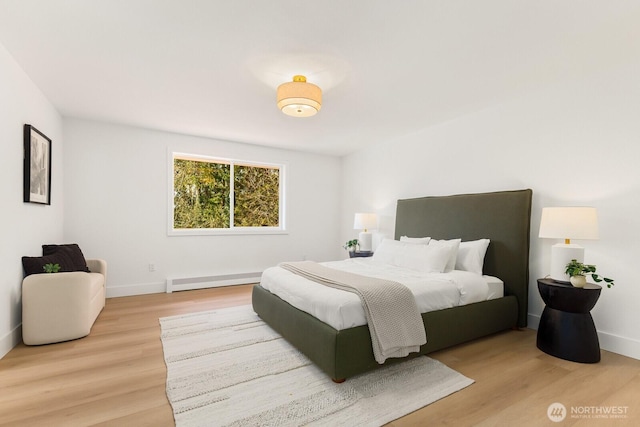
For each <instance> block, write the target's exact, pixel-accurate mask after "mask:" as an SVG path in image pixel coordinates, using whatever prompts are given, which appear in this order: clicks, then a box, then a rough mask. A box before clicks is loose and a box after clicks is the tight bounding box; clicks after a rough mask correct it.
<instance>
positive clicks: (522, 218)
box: [252, 189, 532, 382]
mask: <svg viewBox="0 0 640 427" xmlns="http://www.w3.org/2000/svg"><path fill="white" fill-rule="evenodd" d="M531 196H532V191H531V190H528V189H527V190H517V191H501V192H494V193H478V194H463V195H455V196H443V197H422V198H416V199H404V200H398V204H397V211H396V228H395V238H396V239H399V238H400V236H410V237H423V236H430V237H432V238H435V239H452V238H462V240H463V241H467V240H476V239H481V238H489V239H491V244H490V245H489V248H488V249H487V254H486V256H485V262H484V274H488V275H492V276H496V277H499V278H501V279H502V280H503V281H504V294H505V296H504V297H503V298H499V299H494V300H489V301H482V302H478V303H474V304H469V305H465V306H461V307H454V308H449V309H445V310H439V311H432V312H428V313H423V314H422V320H423V322H424V327H425V330H426V332H427V343H426V344H425V345H423V346H421V347H420V353H419V354H427V353H430V352H433V351H436V350H441V349H443V348H447V347H450V346H453V345H456V344H460V343H463V342H466V341H470V340H473V339H476V338H480V337H483V336H486V335H490V334H493V333H496V332H499V331H502V330H504V329H509V328H516V327H525V326H526V325H527V298H528V288H529V239H530V217H531ZM252 300H253V309H254V310H255V312H256V313H257V314H258V315H259V316H260V317H261V318H262V319H263V320H264V321H265V322H266V323H267V324H269V325H270V326H271V327H272V328H273V329H275V330H276V331H278V332H279V333H280V334H281V335H282V336H283V337H284V338H285V339H287V341H289V342H290V343H291V344H293V345H294V346H295V347H297V348H298V349H299V350H300V351H301V352H302V353H304V354H305V355H306V356H307V357H309V358H310V359H311V360H312V361H313V362H314V363H315V364H316V365H318V366H319V367H320V368H321V369H322V370H323V371H325V372H326V373H327V374H328V375H329V376H330V377H331V378H332V379H333V380H334V381H336V382H341V381H344V379H346V378H348V377H351V376H354V375H357V374H360V373H362V372H365V371H368V370H371V369H374V368H377V367H379V366H382V365H380V364H378V363H377V362H376V361H375V359H374V357H373V350H372V347H371V336H370V335H369V328H368V326H367V325H364V326H358V327H355V328H350V329H344V330H341V331H337V330H336V329H334V328H333V327H331V326H329V325H327V324H325V323H323V322H321V321H320V320H318V319H316V318H315V317H313V316H311V315H309V314H307V313H305V312H303V311H301V310H298V309H297V308H295V307H293V306H292V305H290V304H289V303H287V302H285V301H283V300H282V299H280V298H279V297H278V296H276V295H274V294H272V293H270V292H269V291H267V290H265V289H264V288H262V287H261V286H259V285H257V286H254V288H253V295H252ZM417 354H418V353H413V354H412V355H410V356H408V357H412V356H415V355H417ZM400 360H404V359H389V360H387V362H385V365H386V364H390V363H396V362H397V361H400Z"/></svg>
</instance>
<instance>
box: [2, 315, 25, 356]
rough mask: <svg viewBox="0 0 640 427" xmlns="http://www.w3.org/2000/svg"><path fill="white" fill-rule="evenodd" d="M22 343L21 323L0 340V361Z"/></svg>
mask: <svg viewBox="0 0 640 427" xmlns="http://www.w3.org/2000/svg"><path fill="white" fill-rule="evenodd" d="M21 341H22V323H21V324H19V325H18V326H16V327H15V328H13V329H12V330H11V331H9V332H8V333H7V334H5V335H4V336H3V337H2V338H0V359H2V358H3V357H4V356H6V355H7V353H9V352H10V351H11V349H12V348H13V347H15V346H17V345H18V344H20V342H21Z"/></svg>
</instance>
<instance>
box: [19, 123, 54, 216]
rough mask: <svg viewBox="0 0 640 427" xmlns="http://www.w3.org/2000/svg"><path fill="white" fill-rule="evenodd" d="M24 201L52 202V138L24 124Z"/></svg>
mask: <svg viewBox="0 0 640 427" xmlns="http://www.w3.org/2000/svg"><path fill="white" fill-rule="evenodd" d="M24 201H25V202H28V203H41V204H44V205H50V204H51V140H50V139H49V138H47V136H46V135H45V134H43V133H42V132H40V131H39V130H38V129H36V128H34V127H33V126H31V125H24Z"/></svg>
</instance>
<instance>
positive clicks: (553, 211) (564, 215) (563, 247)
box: [538, 206, 598, 282]
mask: <svg viewBox="0 0 640 427" xmlns="http://www.w3.org/2000/svg"><path fill="white" fill-rule="evenodd" d="M538 237H541V238H546V239H564V243H556V244H555V245H553V246H552V247H551V270H550V273H549V277H551V278H552V279H553V280H555V281H556V282H569V276H568V275H567V274H566V273H565V268H566V265H567V263H569V262H570V261H571V260H572V259H575V260H578V261H579V262H584V248H583V247H582V246H580V245H577V244H575V243H571V239H576V240H582V239H584V240H596V239H598V212H597V211H596V208H592V207H587V206H567V207H552V208H542V218H541V219H540V233H539V234H538Z"/></svg>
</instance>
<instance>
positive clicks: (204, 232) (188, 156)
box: [167, 151, 288, 236]
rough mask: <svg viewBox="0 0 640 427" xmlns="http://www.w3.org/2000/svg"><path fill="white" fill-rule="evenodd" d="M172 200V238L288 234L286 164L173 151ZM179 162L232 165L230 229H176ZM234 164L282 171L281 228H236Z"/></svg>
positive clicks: (170, 176)
mask: <svg viewBox="0 0 640 427" xmlns="http://www.w3.org/2000/svg"><path fill="white" fill-rule="evenodd" d="M168 157H169V161H168V162H167V163H169V171H168V175H169V179H168V180H167V181H168V185H169V190H168V194H169V198H168V209H167V211H168V217H167V218H168V221H167V228H168V235H169V236H220V235H222V236H224V235H251V234H287V233H288V232H287V228H286V222H285V219H286V218H285V212H286V209H285V206H286V197H285V194H286V192H285V188H286V185H285V183H286V164H285V163H269V162H256V161H250V160H238V159H228V158H222V157H214V156H207V155H202V154H192V153H183V152H177V151H169V156H168ZM175 159H184V160H194V161H206V162H215V163H226V164H229V165H230V166H231V176H230V180H231V182H230V187H229V191H230V205H231V206H230V213H229V217H230V218H229V221H230V224H229V228H174V226H173V225H174V224H173V214H174V205H173V202H174V187H173V184H174V174H175V170H174V160H175ZM234 165H239V166H255V167H268V168H278V170H279V171H280V172H279V189H278V190H279V193H280V194H279V203H278V210H279V212H278V215H279V220H278V224H279V226H278V227H235V226H234V225H233V222H234V221H233V211H234V201H233V199H234V197H233V194H234V175H233V174H234V168H233V166H234Z"/></svg>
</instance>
